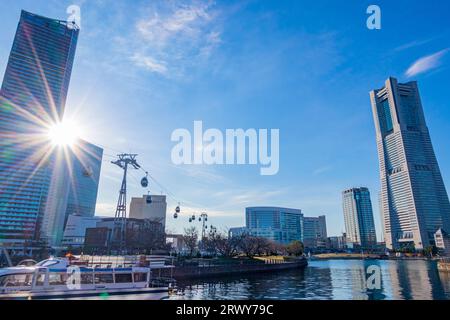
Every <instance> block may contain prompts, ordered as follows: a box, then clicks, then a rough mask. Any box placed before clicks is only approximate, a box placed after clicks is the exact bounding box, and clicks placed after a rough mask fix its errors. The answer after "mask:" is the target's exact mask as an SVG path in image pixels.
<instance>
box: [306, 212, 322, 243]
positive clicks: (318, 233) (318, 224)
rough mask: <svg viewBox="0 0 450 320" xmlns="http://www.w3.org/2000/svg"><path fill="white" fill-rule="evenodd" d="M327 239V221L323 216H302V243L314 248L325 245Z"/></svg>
mask: <svg viewBox="0 0 450 320" xmlns="http://www.w3.org/2000/svg"><path fill="white" fill-rule="evenodd" d="M326 239H327V222H326V217H325V216H319V217H304V218H303V244H304V245H305V247H308V248H314V247H317V246H321V245H325V241H326Z"/></svg>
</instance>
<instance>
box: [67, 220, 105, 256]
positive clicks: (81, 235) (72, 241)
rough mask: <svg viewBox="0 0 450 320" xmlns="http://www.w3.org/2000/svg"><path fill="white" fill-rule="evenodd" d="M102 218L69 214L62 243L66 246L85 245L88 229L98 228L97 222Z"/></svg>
mask: <svg viewBox="0 0 450 320" xmlns="http://www.w3.org/2000/svg"><path fill="white" fill-rule="evenodd" d="M101 220H102V218H101V217H86V216H82V215H78V214H74V215H69V217H68V219H67V224H66V228H65V230H64V236H63V240H62V245H63V246H64V247H72V248H77V247H83V246H84V242H85V237H86V230H87V229H89V228H96V227H97V223H98V222H100V221H101Z"/></svg>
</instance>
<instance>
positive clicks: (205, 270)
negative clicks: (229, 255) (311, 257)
mask: <svg viewBox="0 0 450 320" xmlns="http://www.w3.org/2000/svg"><path fill="white" fill-rule="evenodd" d="M307 265H308V261H307V260H306V259H299V260H298V261H295V262H285V263H278V264H264V263H255V264H234V265H211V266H182V267H176V268H175V269H174V271H173V278H174V279H186V278H198V277H208V276H211V277H214V276H223V275H230V274H243V273H256V272H258V273H259V272H273V271H279V270H289V269H297V268H303V267H306V266H307Z"/></svg>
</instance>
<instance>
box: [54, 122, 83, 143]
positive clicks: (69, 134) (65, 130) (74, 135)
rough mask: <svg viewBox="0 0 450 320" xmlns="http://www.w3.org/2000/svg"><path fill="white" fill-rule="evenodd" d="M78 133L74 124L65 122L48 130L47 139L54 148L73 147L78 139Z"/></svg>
mask: <svg viewBox="0 0 450 320" xmlns="http://www.w3.org/2000/svg"><path fill="white" fill-rule="evenodd" d="M79 133H80V132H79V128H78V126H77V125H76V123H75V122H73V121H69V120H65V121H62V122H58V123H56V124H54V125H53V126H51V127H50V128H49V130H48V138H49V140H50V141H51V143H52V144H53V145H54V146H62V147H73V146H74V145H75V143H76V141H77V140H78V138H79Z"/></svg>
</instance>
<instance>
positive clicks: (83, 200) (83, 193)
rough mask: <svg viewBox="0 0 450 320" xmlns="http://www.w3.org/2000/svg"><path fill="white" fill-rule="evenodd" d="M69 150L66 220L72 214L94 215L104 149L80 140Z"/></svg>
mask: <svg viewBox="0 0 450 320" xmlns="http://www.w3.org/2000/svg"><path fill="white" fill-rule="evenodd" d="M69 151H70V168H71V170H70V172H69V173H70V176H71V183H70V189H69V198H68V200H67V209H66V215H65V221H67V218H68V216H69V215H72V214H76V215H80V216H83V217H93V216H94V215H95V206H96V204H97V194H98V184H99V180H100V171H101V167H102V159H103V149H102V148H100V147H98V146H96V145H93V144H92V143H89V142H87V141H84V140H78V142H77V143H76V145H74V146H73V147H72V149H71V150H69Z"/></svg>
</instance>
